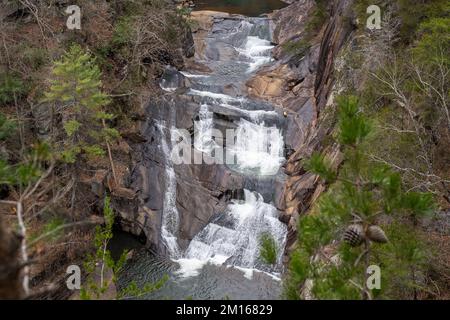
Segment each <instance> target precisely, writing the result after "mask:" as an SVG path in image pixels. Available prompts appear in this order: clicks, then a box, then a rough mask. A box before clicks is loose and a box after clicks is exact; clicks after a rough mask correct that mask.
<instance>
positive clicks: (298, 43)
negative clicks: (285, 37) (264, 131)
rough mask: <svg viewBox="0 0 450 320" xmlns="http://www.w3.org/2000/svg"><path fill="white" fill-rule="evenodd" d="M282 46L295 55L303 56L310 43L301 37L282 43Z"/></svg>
mask: <svg viewBox="0 0 450 320" xmlns="http://www.w3.org/2000/svg"><path fill="white" fill-rule="evenodd" d="M282 48H283V50H284V51H285V52H287V53H289V54H293V55H297V56H301V57H303V56H304V55H305V54H306V53H307V52H308V50H309V48H311V44H310V43H309V42H308V41H306V40H304V39H302V40H291V41H287V42H285V43H283V45H282Z"/></svg>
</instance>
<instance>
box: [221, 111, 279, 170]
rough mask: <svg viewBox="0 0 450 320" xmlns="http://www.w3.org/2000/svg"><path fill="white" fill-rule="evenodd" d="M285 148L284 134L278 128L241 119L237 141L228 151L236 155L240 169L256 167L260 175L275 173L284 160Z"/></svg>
mask: <svg viewBox="0 0 450 320" xmlns="http://www.w3.org/2000/svg"><path fill="white" fill-rule="evenodd" d="M283 148H284V140H283V135H282V134H281V131H280V130H279V129H278V128H276V127H266V126H265V125H264V123H259V124H258V123H253V122H250V121H247V120H245V119H241V120H240V122H239V125H238V128H237V134H236V143H235V145H234V147H232V148H231V149H230V150H228V151H229V152H232V153H233V154H235V155H236V158H237V166H238V168H239V169H241V170H251V169H254V170H255V169H256V170H258V172H257V173H258V174H259V175H274V174H276V173H277V172H278V170H279V168H280V166H281V164H282V162H283V161H284V157H283Z"/></svg>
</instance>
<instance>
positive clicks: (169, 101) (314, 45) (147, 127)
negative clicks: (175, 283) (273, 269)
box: [115, 0, 352, 254]
mask: <svg viewBox="0 0 450 320" xmlns="http://www.w3.org/2000/svg"><path fill="white" fill-rule="evenodd" d="M350 5H351V1H334V3H333V4H332V5H331V11H330V17H329V19H328V21H327V22H326V23H325V26H324V27H322V28H321V29H320V30H319V31H318V33H317V34H315V35H314V36H313V37H312V38H311V40H310V45H309V47H308V48H307V50H305V51H304V52H303V54H302V55H298V54H292V53H289V52H287V50H284V48H285V47H286V45H287V44H289V43H290V42H295V41H299V40H301V39H302V37H306V36H307V33H308V32H309V31H308V30H307V29H308V21H309V18H310V16H311V14H312V13H313V12H314V10H315V2H314V1H312V0H299V1H295V2H293V3H292V4H291V5H290V6H288V7H286V8H284V9H281V10H278V11H275V12H274V13H273V14H271V15H270V17H269V18H270V21H271V22H270V30H271V33H272V42H273V43H274V44H275V45H276V46H275V48H274V49H273V53H274V58H275V59H276V61H275V63H271V64H270V65H268V66H267V67H263V68H262V69H260V70H259V71H258V72H257V73H256V74H255V75H252V76H251V77H250V78H249V79H247V80H246V81H245V86H233V85H227V86H225V87H224V88H222V89H220V90H222V91H221V93H222V94H224V95H227V96H231V97H239V96H241V95H244V94H245V95H247V94H248V95H249V96H250V97H253V98H254V99H258V100H261V101H267V103H268V104H269V105H270V104H272V105H275V106H277V108H279V110H280V111H279V112H283V114H284V120H282V123H279V125H281V126H282V127H283V131H284V136H285V152H284V153H285V156H286V158H287V161H286V163H285V165H284V170H282V171H285V174H286V175H284V174H282V175H277V176H274V177H273V178H269V179H264V180H261V179H251V178H244V177H243V176H242V175H239V174H236V173H234V172H233V171H232V170H229V169H227V167H226V166H223V165H222V166H220V165H214V166H211V165H207V164H201V165H194V166H176V167H174V173H175V175H176V177H177V179H176V184H175V186H174V188H175V189H176V198H175V199H173V200H172V201H175V204H176V208H177V210H178V214H179V217H180V219H179V236H178V239H179V240H178V242H179V245H180V247H181V248H182V249H185V248H186V247H187V246H188V245H189V243H190V241H191V240H192V239H193V238H194V237H195V235H196V234H198V233H199V232H200V231H201V230H202V229H203V228H204V227H205V226H206V225H207V224H208V222H209V221H210V219H211V218H212V217H213V215H214V214H215V213H217V212H219V211H222V210H224V208H225V207H226V205H227V203H228V202H229V201H230V200H231V199H239V198H242V197H243V190H244V189H246V188H251V189H252V190H256V191H257V192H259V193H260V194H262V195H263V196H265V199H264V200H266V201H267V202H272V203H273V204H274V205H275V207H276V208H277V209H278V213H279V217H280V220H281V221H283V222H284V223H286V224H287V225H288V230H289V234H288V240H287V247H286V248H287V249H288V250H287V252H289V248H290V247H291V246H292V245H293V243H294V242H295V239H296V225H297V218H298V216H299V215H301V214H303V213H305V212H306V211H307V210H308V208H309V206H310V205H311V203H312V202H313V201H314V200H315V199H317V197H318V195H319V194H320V193H321V192H322V191H323V190H324V188H325V187H324V186H323V185H321V184H319V183H318V181H317V179H316V177H315V176H313V175H311V174H307V173H305V171H304V170H303V168H302V164H301V161H302V159H303V158H305V157H307V156H308V155H310V154H311V152H312V151H314V150H320V149H322V143H321V142H322V141H323V140H324V139H325V138H326V136H327V135H328V134H329V130H330V129H329V128H328V127H326V126H324V125H322V123H321V122H320V121H318V119H319V115H320V114H321V113H322V112H325V110H326V109H327V107H330V106H331V104H330V101H331V100H332V91H333V84H334V78H333V63H334V58H335V56H336V54H337V52H338V51H339V49H340V48H341V46H342V45H343V43H344V42H345V40H346V39H347V37H348V36H349V34H350V33H351V31H352V25H351V21H352V18H351V17H349V15H350V13H349V10H348V9H349V6H350ZM191 18H192V19H193V20H194V21H195V26H194V27H193V30H192V34H193V38H194V41H193V42H189V41H188V42H187V43H188V46H192V47H194V48H195V57H192V58H190V59H186V61H185V65H186V67H185V68H187V69H190V70H196V71H198V73H199V74H208V73H209V72H211V68H210V67H209V66H207V65H205V64H199V63H196V62H195V58H197V59H198V58H201V59H202V60H214V59H217V58H218V57H219V56H224V57H226V56H227V55H230V54H231V53H230V51H228V50H227V47H226V46H223V44H222V43H218V42H214V41H209V42H208V41H205V37H207V36H208V33H209V32H211V30H212V29H213V30H214V31H213V32H215V33H219V34H220V33H223V34H227V33H229V32H231V29H230V28H232V26H233V24H232V21H235V20H236V19H238V20H239V19H242V18H240V17H239V16H236V15H229V14H225V13H213V12H193V13H192V17H191ZM205 43H206V46H205ZM163 82H164V85H165V86H166V88H169V89H171V88H173V90H175V91H176V93H177V96H178V98H177V99H173V95H172V94H171V93H166V94H163V95H162V96H161V98H160V99H157V100H154V101H150V102H149V103H148V106H147V107H146V111H145V119H142V120H143V121H142V122H141V124H142V126H141V136H142V137H144V139H145V142H143V143H141V144H140V145H139V146H138V147H137V148H135V150H134V152H133V159H134V160H133V161H134V163H135V165H134V167H133V170H132V173H131V180H130V183H131V184H130V186H131V187H132V188H133V189H134V190H135V191H136V192H137V195H138V197H137V199H134V200H125V199H123V198H122V199H116V201H115V207H116V209H117V211H118V212H119V213H120V216H121V225H122V227H123V229H124V230H125V231H128V232H131V233H134V234H136V235H141V236H145V238H146V239H147V244H148V246H149V247H151V248H152V249H153V250H155V251H156V252H159V253H162V254H167V248H166V246H165V245H164V244H163V242H162V238H161V227H162V216H163V210H164V202H165V201H166V202H167V201H169V200H168V199H167V186H168V185H169V182H168V181H167V179H168V177H169V176H168V172H167V169H166V166H165V164H166V162H167V160H166V158H165V157H166V156H165V155H164V153H163V152H162V149H161V143H160V141H162V140H163V139H165V137H164V134H165V133H164V130H160V129H158V128H160V126H159V125H161V123H157V122H158V121H156V119H162V120H163V122H164V123H163V124H162V125H163V126H175V127H176V128H181V129H186V130H188V131H189V132H193V130H194V123H195V121H198V114H199V111H200V110H199V108H200V105H201V103H202V101H204V100H203V98H202V97H199V96H196V95H192V94H189V90H190V89H191V85H192V84H191V81H190V79H189V77H186V76H184V75H183V74H182V73H180V72H178V71H177V70H176V69H174V68H168V69H167V70H166V72H165V74H164V75H163ZM268 108H270V106H268ZM213 112H214V115H215V120H214V121H215V122H216V126H218V127H222V128H225V127H230V126H233V125H232V123H233V122H234V121H235V120H237V119H240V118H242V117H244V118H245V115H243V114H242V113H239V112H236V111H233V110H230V109H224V108H221V109H219V108H216V109H214V110H213ZM273 121H275V122H277V121H280V120H276V119H274V120H273ZM327 148H328V150H327V152H329V153H330V154H331V157H332V159H334V160H335V163H336V165H338V163H339V152H338V148H337V146H328V147H327ZM193 150H194V149H193ZM194 152H195V150H194ZM269 186H275V188H274V189H275V194H274V195H271V194H269V193H268V192H267V190H268V189H269Z"/></svg>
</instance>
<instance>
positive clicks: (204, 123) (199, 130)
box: [194, 104, 214, 153]
mask: <svg viewBox="0 0 450 320" xmlns="http://www.w3.org/2000/svg"><path fill="white" fill-rule="evenodd" d="M212 129H213V113H212V112H210V111H209V110H208V105H207V104H202V105H201V107H200V111H199V120H198V121H195V132H194V146H195V148H196V149H197V150H199V151H202V152H205V153H210V152H211V150H212V149H213V148H214V140H213V139H212Z"/></svg>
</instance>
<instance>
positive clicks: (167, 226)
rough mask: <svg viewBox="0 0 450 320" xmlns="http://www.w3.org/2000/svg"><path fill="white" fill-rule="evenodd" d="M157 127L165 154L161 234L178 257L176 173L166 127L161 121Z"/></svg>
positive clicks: (170, 251) (172, 254) (169, 249)
mask: <svg viewBox="0 0 450 320" xmlns="http://www.w3.org/2000/svg"><path fill="white" fill-rule="evenodd" d="M157 127H158V129H159V130H160V132H161V149H162V152H163V154H164V155H165V156H166V163H165V168H166V179H165V182H166V192H165V196H164V202H163V213H162V225H161V236H162V239H163V241H164V244H165V246H166V247H167V250H168V251H169V255H170V257H171V258H179V257H180V256H181V253H180V248H179V246H178V242H177V232H178V227H179V222H180V221H179V220H180V217H179V213H178V209H177V205H176V195H177V190H176V188H177V181H176V175H175V171H174V169H173V165H172V161H171V160H170V155H171V152H170V149H169V145H168V143H167V137H166V134H165V130H168V129H167V128H165V126H164V124H163V123H158V124H157Z"/></svg>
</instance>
